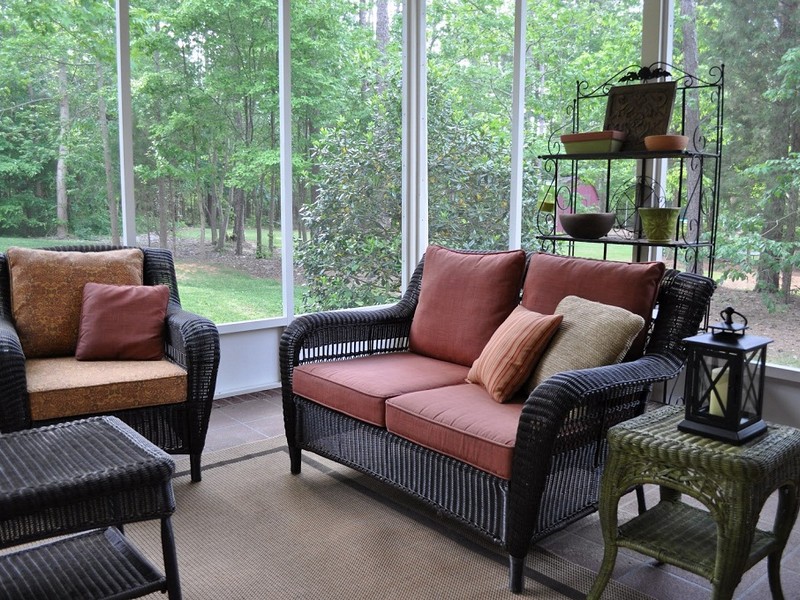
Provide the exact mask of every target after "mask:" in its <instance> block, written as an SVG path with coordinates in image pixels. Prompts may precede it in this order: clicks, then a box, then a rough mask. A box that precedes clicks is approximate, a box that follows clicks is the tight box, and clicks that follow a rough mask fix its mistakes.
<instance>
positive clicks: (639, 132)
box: [603, 81, 676, 151]
mask: <svg viewBox="0 0 800 600" xmlns="http://www.w3.org/2000/svg"><path fill="white" fill-rule="evenodd" d="M675 88H676V83H675V82H674V81H666V82H659V83H638V84H635V85H620V86H615V87H613V88H611V89H610V90H609V92H608V104H607V105H606V120H605V123H604V125H603V129H616V130H618V131H624V132H625V133H627V134H628V136H627V138H626V139H625V143H624V144H623V146H622V150H623V151H625V150H644V149H645V148H644V138H645V137H646V136H648V135H664V134H666V133H667V131H668V129H669V121H670V117H671V116H672V107H673V106H674V104H675Z"/></svg>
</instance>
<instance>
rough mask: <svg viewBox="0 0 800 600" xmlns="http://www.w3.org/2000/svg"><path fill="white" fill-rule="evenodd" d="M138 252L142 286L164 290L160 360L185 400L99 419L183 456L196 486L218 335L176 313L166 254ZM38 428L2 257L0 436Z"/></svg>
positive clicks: (80, 248)
mask: <svg viewBox="0 0 800 600" xmlns="http://www.w3.org/2000/svg"><path fill="white" fill-rule="evenodd" d="M117 249H120V247H118V246H108V245H96V246H59V247H53V248H48V250H54V251H71V252H103V251H109V250H117ZM142 251H143V253H144V265H143V269H144V271H143V283H144V284H145V285H158V284H164V285H166V286H168V287H169V302H168V306H167V315H166V325H165V333H164V339H165V350H164V354H165V357H166V358H167V359H168V360H169V361H170V362H172V363H174V364H176V365H178V366H180V367H182V368H183V369H185V370H186V372H187V386H186V388H187V394H186V400H185V401H184V402H179V403H173V404H162V405H157V406H143V407H136V408H127V409H124V410H117V411H113V410H112V411H108V412H104V413H101V414H111V415H114V416H116V417H118V418H119V419H121V420H122V421H124V422H125V423H127V424H128V425H130V426H131V427H132V428H133V429H135V430H136V431H138V432H139V433H140V434H142V435H143V436H144V437H146V438H147V439H149V440H150V441H151V442H153V443H154V444H155V445H157V446H158V447H159V448H161V449H163V450H164V451H166V452H168V453H171V454H189V455H190V463H191V477H192V481H200V478H201V470H200V463H201V454H202V452H203V447H204V445H205V439H206V433H207V431H208V420H209V416H210V412H211V402H212V400H213V395H214V388H215V385H216V379H217V369H218V367H219V334H218V332H217V328H216V326H215V325H214V324H213V323H212V322H211V321H209V320H208V319H206V318H203V317H200V316H198V315H195V314H192V313H190V312H187V311H185V310H184V309H183V308H181V303H180V297H179V295H178V284H177V279H176V276H175V266H174V263H173V259H172V254H171V252H170V251H169V250H164V249H155V248H142ZM53 310H57V307H53ZM82 416H84V415H82ZM72 418H74V417H72ZM64 420H67V419H64ZM49 422H52V421H49ZM42 424H44V423H43V422H39V421H34V420H32V418H31V411H30V405H29V397H28V388H27V383H26V375H25V355H24V353H23V350H22V345H21V344H20V339H19V335H18V333H17V331H16V329H15V325H14V319H13V316H12V311H11V281H10V270H9V264H8V259H7V257H6V255H5V254H0V432H3V433H5V432H10V431H17V430H21V429H27V428H30V427H35V426H38V425H42Z"/></svg>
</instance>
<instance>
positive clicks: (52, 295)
mask: <svg viewBox="0 0 800 600" xmlns="http://www.w3.org/2000/svg"><path fill="white" fill-rule="evenodd" d="M6 255H7V257H8V265H9V270H10V274H11V313H12V315H13V317H14V323H15V327H16V329H17V333H18V334H19V339H20V343H21V344H22V349H23V351H24V352H25V356H26V358H46V357H53V356H73V355H74V354H75V348H76V346H77V343H78V324H79V322H80V314H81V304H82V300H83V288H84V286H85V285H86V284H87V283H89V282H98V283H109V284H115V285H141V284H142V270H143V269H142V267H143V263H144V254H143V252H142V251H141V250H139V249H138V248H130V249H125V250H110V251H107V252H56V251H52V250H32V249H28V248H9V249H8V252H7V253H6Z"/></svg>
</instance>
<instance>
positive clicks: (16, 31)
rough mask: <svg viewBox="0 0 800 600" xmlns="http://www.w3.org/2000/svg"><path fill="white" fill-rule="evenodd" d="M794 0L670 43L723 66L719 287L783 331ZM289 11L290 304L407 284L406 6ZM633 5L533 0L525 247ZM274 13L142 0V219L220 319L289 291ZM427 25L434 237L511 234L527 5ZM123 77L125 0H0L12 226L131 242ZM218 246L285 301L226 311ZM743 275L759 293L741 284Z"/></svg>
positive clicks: (1, 167)
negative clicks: (123, 219) (519, 12)
mask: <svg viewBox="0 0 800 600" xmlns="http://www.w3.org/2000/svg"><path fill="white" fill-rule="evenodd" d="M799 4H800V2H798V1H797V0H762V1H761V2H757V3H753V2H750V1H749V0H731V1H723V0H676V2H675V5H676V22H675V61H674V63H675V64H676V65H679V66H680V67H681V68H682V69H683V70H685V71H687V72H690V73H696V74H698V75H699V76H701V77H702V76H705V75H707V74H708V73H709V71H710V69H712V68H714V67H715V66H718V65H720V64H723V63H724V65H725V72H726V80H725V81H726V89H725V105H724V120H725V127H724V137H723V157H724V161H723V165H722V177H721V189H720V195H719V196H720V210H719V220H718V226H719V229H718V233H717V265H716V269H715V277H716V278H717V279H718V280H719V281H720V282H727V283H728V284H731V283H733V284H734V285H728V286H727V287H725V291H722V290H721V293H720V292H718V294H717V296H718V298H719V299H720V301H722V302H725V301H728V300H729V301H732V302H733V301H735V302H738V303H739V304H738V306H740V307H741V306H742V305H744V306H746V309H742V312H745V311H746V310H750V311H751V312H757V314H758V317H757V320H759V321H761V322H763V323H764V328H765V330H764V333H765V334H767V335H770V334H771V335H776V334H778V335H780V334H781V333H782V335H783V337H786V333H785V332H786V331H787V327H785V323H786V322H789V323H791V322H792V315H793V314H794V315H795V317H794V320H796V314H797V313H796V310H797V308H798V282H797V276H796V275H795V271H796V270H797V269H798V266H800V253H798V251H797V250H798V248H797V229H798V219H797V214H798V193H800V161H798V147H800V120H798V110H800V102H798V90H800V41H799V40H798V21H800V10H799V7H798V5H799ZM291 10H292V42H291V44H292V111H293V112H292V124H291V130H292V133H293V138H292V164H293V170H294V180H293V181H292V182H291V187H292V199H293V211H294V216H295V221H294V222H295V228H296V231H295V236H296V240H295V244H296V249H295V266H296V270H297V281H298V283H299V284H300V285H301V287H300V288H299V289H301V290H302V294H300V297H299V303H298V307H297V310H316V309H322V308H340V307H345V306H363V305H369V304H378V303H382V302H387V301H391V300H393V299H394V298H396V297H397V291H398V289H399V287H400V282H399V276H400V262H399V260H400V244H401V237H400V232H401V226H400V221H401V212H400V211H401V209H400V206H401V202H400V194H401V178H400V172H401V148H402V140H401V137H400V123H401V91H402V87H401V86H402V82H401V56H402V50H401V27H402V23H401V12H402V11H401V3H399V2H390V1H388V0H375V1H369V0H313V1H306V2H301V1H295V2H292V4H291ZM640 11H641V2H639V1H638V0H604V1H603V2H590V1H577V0H576V1H566V0H559V1H556V0H540V1H537V2H529V3H528V15H527V21H528V25H527V27H528V29H527V48H526V56H525V60H526V70H527V73H528V75H527V78H526V82H525V98H526V114H525V123H526V125H525V129H524V135H525V140H524V148H525V149H524V164H525V175H524V192H523V203H524V204H523V232H524V239H523V245H524V247H526V248H535V247H536V240H535V237H534V234H535V231H536V230H535V225H534V224H535V222H536V219H537V217H538V215H537V213H538V209H539V201H540V199H541V195H542V194H543V193H544V191H545V190H546V188H547V181H546V180H547V178H548V177H550V175H548V174H547V173H544V172H543V170H542V168H541V167H542V165H541V161H540V160H539V159H538V158H537V157H538V156H539V155H541V154H543V153H547V151H548V149H549V147H550V144H551V142H552V139H553V138H552V136H553V135H554V134H556V133H557V132H563V131H564V128H565V127H568V125H569V123H570V121H571V116H570V114H569V109H570V106H571V101H572V98H573V97H574V96H575V91H576V83H577V82H579V81H587V82H589V83H590V84H596V83H599V82H602V81H605V80H606V79H607V78H608V77H611V76H613V75H614V74H615V73H617V72H619V71H620V70H623V71H624V69H625V68H626V67H628V66H629V65H636V64H638V57H639V54H640V51H639V48H640V45H641V12H640ZM277 17H278V11H277V1H276V0H247V1H245V0H203V1H199V0H137V1H132V2H131V8H130V25H131V62H132V76H131V84H132V89H133V104H134V106H133V111H134V117H135V132H134V155H135V175H136V182H135V191H136V205H137V215H136V227H137V232H139V239H140V241H141V243H143V244H150V245H155V246H161V247H168V248H171V249H173V250H174V251H175V253H176V260H177V262H178V267H179V274H180V276H181V279H182V281H181V287H182V289H186V290H187V291H188V290H191V289H197V290H205V292H206V293H205V296H208V293H207V292H208V290H209V289H214V292H213V294H212V298H211V300H210V301H209V302H208V303H207V304H201V303H199V302H198V303H197V304H195V305H191V303H192V302H193V301H194V300H192V298H193V297H191V296H190V301H189V304H190V306H189V308H190V309H194V310H197V311H198V312H202V313H203V314H210V316H212V317H213V318H214V319H215V320H216V321H217V322H224V321H230V320H246V319H251V318H265V317H268V316H275V315H279V314H281V313H282V310H283V309H282V307H281V306H280V298H279V296H280V268H279V257H280V249H281V239H280V236H279V234H278V231H279V222H280V201H279V200H280V198H279V190H280V172H279V157H280V154H279V140H278V60H277V59H278V56H277V49H278V23H277ZM427 29H428V48H427V52H428V73H427V75H428V144H429V148H428V157H429V172H428V188H429V214H430V220H429V226H430V239H431V241H432V242H435V243H440V244H443V245H448V246H453V247H462V248H484V249H486V248H505V247H507V244H508V241H507V240H508V233H507V232H508V198H509V195H510V176H509V173H510V165H511V152H510V147H511V128H510V113H511V76H512V75H511V73H512V62H513V52H512V42H513V31H514V11H513V2H508V1H504V0H489V1H482V2H461V1H456V0H440V1H433V2H430V3H429V4H428V6H427ZM116 94H117V91H116V63H115V44H114V2H113V1H110V0H102V1H91V0H61V1H52V0H47V1H45V0H0V236H2V239H3V240H6V241H7V242H8V243H24V242H22V241H23V240H26V239H29V240H32V241H33V242H32V243H34V245H43V244H44V243H61V242H62V241H64V240H67V241H72V240H97V241H107V242H109V243H118V241H119V236H120V224H119V223H120V217H119V210H120V206H119V203H120V200H119V166H118V151H117V136H118V131H117V127H118V118H117V104H116ZM215 265H216V266H221V267H228V268H230V269H233V270H234V271H238V272H239V273H243V274H245V275H247V276H248V277H251V278H252V279H253V281H252V282H251V283H250V284H249V287H248V290H250V291H249V292H247V293H249V294H252V295H253V296H266V295H269V294H266V293H265V291H264V290H266V289H270V290H272V292H270V294H271V295H272V296H275V295H277V297H278V300H277V302H273V303H272V304H269V305H263V304H261V305H256V306H254V307H249V308H248V307H245V308H244V309H243V310H242V312H241V313H237V312H232V313H230V312H222V313H219V314H217V313H215V311H216V310H218V309H219V307H220V306H222V305H230V306H234V305H235V304H236V303H237V299H236V298H230V299H228V300H227V301H223V300H222V299H221V297H222V296H221V295H223V296H224V294H225V293H226V290H229V289H231V284H230V282H229V281H227V280H226V277H227V275H226V276H223V277H217V279H218V280H219V282H220V283H218V284H216V285H218V287H216V288H214V287H213V286H214V285H215V284H213V283H211V282H210V280H209V279H208V278H205V277H204V275H206V274H207V272H208V271H209V270H211V271H214V269H216V266H215ZM214 273H215V274H216V275H220V274H221V273H227V271H224V270H217V271H214ZM193 278H195V280H194V283H192V280H193ZM268 284H269V285H271V286H272V287H269V288H268V287H266V286H267V285H268ZM275 290H277V291H275ZM739 291H747V292H749V294H748V295H747V296H743V295H741V294H740V295H738V296H736V295H733V296H731V295H730V294H736V293H737V292H739ZM750 292H751V293H750ZM202 295H203V294H199V296H202ZM240 295H241V294H240ZM185 303H186V302H185ZM793 311H794V313H793ZM768 320H769V324H768V323H767V321H768ZM792 327H793V328H792ZM798 327H800V326H798V325H797V324H795V325H793V326H790V327H789V328H788V331H789V337H790V338H792V339H795V338H800V335H798V334H800V331H798ZM785 344H786V345H785V346H781V350H780V351H781V352H783V353H785V357H784V358H785V361H784V362H787V364H794V363H793V361H797V363H796V364H800V349H799V348H798V347H797V345H796V344H797V342H793V341H791V339H787V340H786V342H785ZM782 361H783V359H782Z"/></svg>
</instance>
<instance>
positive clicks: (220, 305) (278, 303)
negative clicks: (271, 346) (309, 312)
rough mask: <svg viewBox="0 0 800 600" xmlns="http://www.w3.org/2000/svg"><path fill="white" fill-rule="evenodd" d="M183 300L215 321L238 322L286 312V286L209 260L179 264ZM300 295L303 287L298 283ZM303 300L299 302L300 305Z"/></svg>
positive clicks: (298, 295)
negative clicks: (208, 261)
mask: <svg viewBox="0 0 800 600" xmlns="http://www.w3.org/2000/svg"><path fill="white" fill-rule="evenodd" d="M175 272H176V276H177V278H178V290H179V292H180V296H181V304H182V305H183V307H184V308H185V309H186V310H189V311H191V312H194V313H197V314H200V315H203V316H205V317H208V318H209V319H211V320H212V321H213V322H214V323H217V324H221V323H235V322H238V321H251V320H253V319H267V318H270V317H279V316H281V315H282V314H283V298H282V296H281V294H282V286H281V283H280V282H279V281H276V280H274V279H262V278H259V277H253V276H252V275H249V274H247V273H241V272H239V271H237V270H236V269H231V268H227V267H218V266H215V265H209V264H206V263H198V262H188V261H178V262H176V264H175ZM295 294H296V296H297V297H298V298H300V297H301V296H302V294H303V288H302V287H300V286H297V287H295ZM299 304H300V302H299V300H298V301H297V302H296V305H297V306H299Z"/></svg>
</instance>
